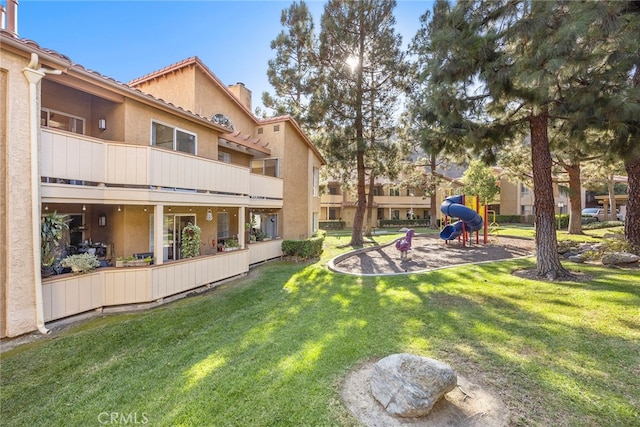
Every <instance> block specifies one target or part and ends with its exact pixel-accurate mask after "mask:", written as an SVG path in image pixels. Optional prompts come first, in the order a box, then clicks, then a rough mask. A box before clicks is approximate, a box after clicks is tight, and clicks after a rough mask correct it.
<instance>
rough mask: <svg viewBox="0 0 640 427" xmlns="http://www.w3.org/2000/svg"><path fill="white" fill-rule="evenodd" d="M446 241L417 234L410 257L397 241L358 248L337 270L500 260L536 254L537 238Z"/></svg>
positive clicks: (398, 269) (413, 268) (406, 269)
mask: <svg viewBox="0 0 640 427" xmlns="http://www.w3.org/2000/svg"><path fill="white" fill-rule="evenodd" d="M480 242H481V243H480V244H476V243H475V239H474V240H473V244H472V245H468V246H462V242H459V241H458V240H452V241H450V242H448V243H447V242H445V241H444V240H442V239H440V238H439V237H438V236H437V235H417V236H414V238H413V240H412V242H411V247H412V249H411V250H410V251H409V252H408V256H407V258H406V259H402V258H401V257H400V251H398V250H397V249H396V247H395V244H391V245H387V246H375V247H373V248H370V249H367V250H364V251H356V252H354V253H353V254H352V255H350V256H346V257H344V258H342V259H341V260H339V261H337V262H335V263H334V268H335V269H336V270H337V271H340V272H344V273H359V274H394V273H411V272H418V271H425V270H432V269H436V268H442V267H448V266H452V265H460V264H468V263H474V262H480V261H498V260H503V259H509V258H516V257H521V256H526V255H534V254H535V242H534V241H533V240H529V239H518V238H514V237H498V238H496V237H491V238H490V239H489V242H488V243H487V244H486V245H485V244H482V238H481V240H480Z"/></svg>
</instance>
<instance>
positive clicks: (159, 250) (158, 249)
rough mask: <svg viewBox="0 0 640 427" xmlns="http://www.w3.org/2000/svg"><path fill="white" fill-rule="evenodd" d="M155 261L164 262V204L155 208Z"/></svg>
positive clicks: (156, 262)
mask: <svg viewBox="0 0 640 427" xmlns="http://www.w3.org/2000/svg"><path fill="white" fill-rule="evenodd" d="M153 263H154V264H155V265H160V264H162V263H164V205H155V206H154V208H153Z"/></svg>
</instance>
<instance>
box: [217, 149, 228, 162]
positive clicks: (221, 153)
mask: <svg viewBox="0 0 640 427" xmlns="http://www.w3.org/2000/svg"><path fill="white" fill-rule="evenodd" d="M218 160H220V161H221V162H225V163H231V154H230V153H225V152H224V151H218Z"/></svg>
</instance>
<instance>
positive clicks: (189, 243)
mask: <svg viewBox="0 0 640 427" xmlns="http://www.w3.org/2000/svg"><path fill="white" fill-rule="evenodd" d="M180 251H181V254H182V258H192V257H195V256H198V255H200V227H198V226H197V225H194V224H191V223H189V224H187V226H186V227H184V228H183V229H182V245H181V246H180Z"/></svg>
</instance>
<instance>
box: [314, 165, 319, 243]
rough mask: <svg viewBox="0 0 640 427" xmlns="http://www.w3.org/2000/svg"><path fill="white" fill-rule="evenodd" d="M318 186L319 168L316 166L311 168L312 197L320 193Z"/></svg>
mask: <svg viewBox="0 0 640 427" xmlns="http://www.w3.org/2000/svg"><path fill="white" fill-rule="evenodd" d="M319 187H320V170H319V169H318V168H313V197H318V195H319V194H320V191H319ZM314 231H315V230H314Z"/></svg>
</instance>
